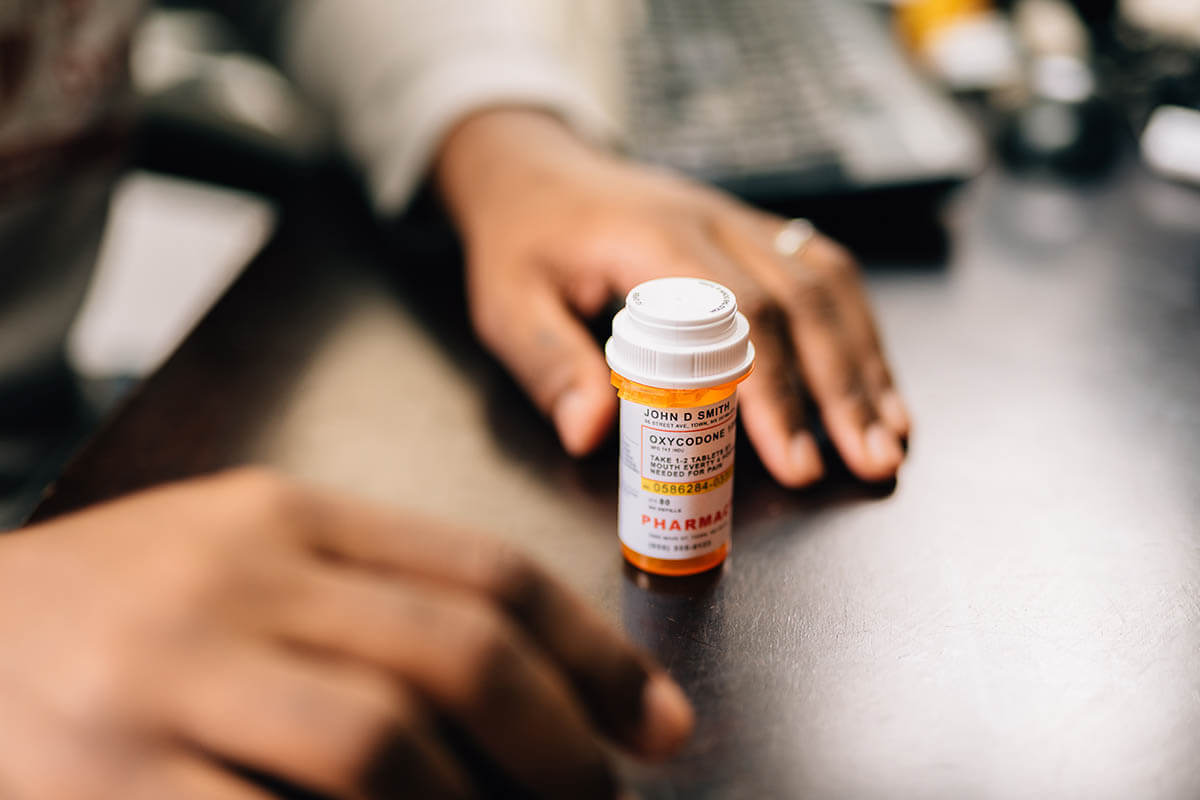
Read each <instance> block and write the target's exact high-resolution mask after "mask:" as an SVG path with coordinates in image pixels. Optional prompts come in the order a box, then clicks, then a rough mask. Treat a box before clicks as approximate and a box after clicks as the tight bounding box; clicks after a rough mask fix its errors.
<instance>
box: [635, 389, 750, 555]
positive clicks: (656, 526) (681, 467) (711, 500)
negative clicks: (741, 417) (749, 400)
mask: <svg viewBox="0 0 1200 800" xmlns="http://www.w3.org/2000/svg"><path fill="white" fill-rule="evenodd" d="M736 432H737V393H736V392H734V393H733V394H731V395H730V396H729V397H727V398H725V399H724V400H721V401H719V402H716V403H713V404H712V405H708V406H697V407H694V408H656V407H654V406H644V405H641V404H640V403H635V402H632V401H630V400H621V462H620V487H621V488H620V500H619V506H620V509H619V512H618V513H619V533H620V537H621V541H622V542H624V543H625V545H626V546H627V547H629V548H630V549H631V550H633V551H635V552H637V553H640V554H641V555H644V556H650V557H651V558H664V559H685V558H696V557H697V556H703V555H706V554H707V553H711V552H712V551H713V550H716V549H717V548H719V547H720V546H721V545H722V544H726V543H727V542H728V541H729V532H730V529H731V525H730V522H731V520H730V512H731V509H732V501H733V450H734V436H735V434H736Z"/></svg>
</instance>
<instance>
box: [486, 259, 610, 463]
mask: <svg viewBox="0 0 1200 800" xmlns="http://www.w3.org/2000/svg"><path fill="white" fill-rule="evenodd" d="M476 273H481V274H483V275H484V277H482V278H480V279H479V280H482V281H483V283H484V285H485V286H486V287H487V288H486V290H485V289H481V288H479V286H478V285H477V284H478V281H473V283H474V284H476V285H473V286H472V287H471V292H472V295H473V296H474V299H473V302H472V303H471V309H472V314H473V317H474V322H475V327H476V330H477V332H478V334H479V336H480V338H481V339H482V340H483V342H484V344H485V345H487V347H488V348H489V349H490V350H492V352H493V353H495V355H496V356H497V358H499V359H500V360H501V361H502V362H503V363H504V364H505V366H506V367H508V370H509V371H510V372H511V373H512V374H513V376H514V377H515V378H516V379H517V382H518V383H520V384H521V386H522V387H523V388H524V389H525V391H526V392H527V393H528V394H529V396H530V397H531V398H532V399H533V402H534V404H535V405H537V407H538V408H539V409H541V411H542V412H543V413H545V414H546V415H548V416H549V417H550V418H551V419H552V420H553V422H554V426H555V428H556V429H557V430H558V436H559V439H561V440H562V443H563V446H564V447H565V448H566V449H567V451H568V452H569V453H571V454H572V455H576V456H578V455H583V454H585V453H588V452H590V451H592V450H594V449H595V448H596V446H597V445H599V443H600V440H601V439H603V437H604V434H605V433H607V432H608V429H609V428H610V427H611V426H612V421H613V419H614V417H615V415H616V397H615V395H614V393H613V390H612V386H611V385H610V383H609V370H608V365H607V364H606V363H605V361H604V356H603V355H602V354H601V352H600V349H599V348H598V347H597V346H596V344H595V342H594V341H592V338H591V336H590V335H589V334H588V332H587V330H586V329H585V328H584V327H583V325H582V324H581V323H580V322H579V320H578V319H577V318H576V316H575V315H574V313H572V311H571V309H570V308H568V307H567V305H566V299H565V298H564V297H563V296H562V293H561V292H560V291H559V290H558V288H557V287H555V286H554V285H552V284H551V283H550V282H549V281H548V280H547V281H546V282H538V281H532V282H525V283H522V284H516V283H514V282H509V281H504V280H502V279H501V278H499V277H498V276H497V275H494V274H493V275H488V274H487V271H486V269H480V270H477V271H476ZM579 294H580V296H578V297H575V298H574V302H576V303H577V304H579V305H581V306H588V307H590V306H594V305H595V304H596V300H595V297H596V295H597V291H596V289H595V287H587V288H585V289H581V290H580V292H579Z"/></svg>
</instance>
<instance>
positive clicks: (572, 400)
mask: <svg viewBox="0 0 1200 800" xmlns="http://www.w3.org/2000/svg"><path fill="white" fill-rule="evenodd" d="M552 416H553V418H554V427H555V428H556V429H557V430H558V438H559V439H561V440H562V443H563V447H565V448H567V452H569V453H570V454H571V455H581V454H582V451H583V442H582V438H583V435H584V434H585V433H586V430H587V424H588V403H587V397H586V396H585V395H584V393H583V392H581V391H580V390H579V389H567V390H566V391H565V392H563V393H562V394H560V395H559V396H558V400H556V401H555V403H554V411H553V413H552Z"/></svg>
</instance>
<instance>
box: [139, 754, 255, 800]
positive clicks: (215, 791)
mask: <svg viewBox="0 0 1200 800" xmlns="http://www.w3.org/2000/svg"><path fill="white" fill-rule="evenodd" d="M121 797H123V798H125V800H162V798H167V797H169V798H171V800H276V799H275V796H274V795H272V794H271V793H269V792H267V791H265V790H263V789H259V788H256V787H255V786H252V785H251V784H250V783H249V782H248V781H246V780H245V779H243V778H241V777H238V776H236V775H234V774H233V773H232V772H230V771H229V770H228V769H226V768H224V767H222V766H220V765H218V764H216V763H214V762H212V761H210V760H208V759H205V758H203V757H201V756H199V755H194V754H190V753H185V752H171V753H167V754H165V755H163V756H162V757H160V758H159V759H158V760H157V761H156V762H154V763H153V764H151V765H150V766H148V767H146V768H144V769H142V770H141V771H140V774H139V776H138V778H137V779H136V781H135V784H134V786H132V787H129V788H128V789H126V790H125V791H123V792H122V793H121Z"/></svg>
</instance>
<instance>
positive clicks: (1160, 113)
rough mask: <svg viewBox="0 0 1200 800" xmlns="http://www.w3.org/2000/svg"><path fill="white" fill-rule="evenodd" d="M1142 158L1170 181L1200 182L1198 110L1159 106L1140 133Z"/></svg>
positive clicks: (1199, 126)
mask: <svg viewBox="0 0 1200 800" xmlns="http://www.w3.org/2000/svg"><path fill="white" fill-rule="evenodd" d="M1141 147H1142V158H1144V159H1145V160H1146V163H1147V164H1148V165H1150V167H1151V168H1152V169H1154V170H1155V171H1156V172H1159V173H1161V174H1163V175H1166V176H1167V177H1170V178H1177V179H1179V180H1184V181H1190V182H1192V183H1200V111H1196V110H1195V109H1191V108H1183V107H1182V106H1159V107H1158V108H1156V109H1155V110H1154V113H1153V114H1151V115H1150V121H1149V122H1148V123H1146V129H1145V130H1144V131H1142V141H1141Z"/></svg>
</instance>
